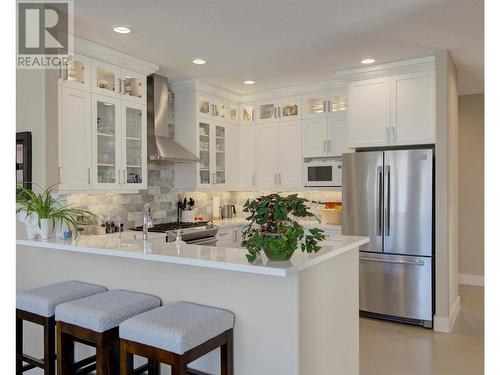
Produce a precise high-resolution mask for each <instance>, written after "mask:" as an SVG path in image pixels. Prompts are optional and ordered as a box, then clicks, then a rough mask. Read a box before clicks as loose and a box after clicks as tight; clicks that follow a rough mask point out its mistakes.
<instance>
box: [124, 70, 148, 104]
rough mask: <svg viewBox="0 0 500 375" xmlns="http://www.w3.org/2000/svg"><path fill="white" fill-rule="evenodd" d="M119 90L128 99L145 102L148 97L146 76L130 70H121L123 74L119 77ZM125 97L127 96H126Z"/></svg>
mask: <svg viewBox="0 0 500 375" xmlns="http://www.w3.org/2000/svg"><path fill="white" fill-rule="evenodd" d="M118 84H119V86H120V88H119V90H120V92H121V94H122V95H125V96H126V99H127V100H131V101H135V102H138V103H144V102H145V99H146V89H147V87H146V76H144V75H142V74H139V73H136V72H133V71H130V70H124V69H122V70H121V76H120V78H119V79H118ZM124 99H125V98H124Z"/></svg>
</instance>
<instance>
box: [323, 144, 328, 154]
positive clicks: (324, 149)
mask: <svg viewBox="0 0 500 375" xmlns="http://www.w3.org/2000/svg"><path fill="white" fill-rule="evenodd" d="M327 152H328V151H327V150H326V141H323V153H324V154H326V153H327Z"/></svg>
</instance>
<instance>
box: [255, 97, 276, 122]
mask: <svg viewBox="0 0 500 375" xmlns="http://www.w3.org/2000/svg"><path fill="white" fill-rule="evenodd" d="M256 107H257V110H256V112H257V113H256V115H257V118H256V121H257V122H259V123H265V122H276V120H277V119H278V105H277V103H276V101H275V100H266V101H262V102H259V103H257V106H256Z"/></svg>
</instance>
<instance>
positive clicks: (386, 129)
mask: <svg viewBox="0 0 500 375" xmlns="http://www.w3.org/2000/svg"><path fill="white" fill-rule="evenodd" d="M390 141H391V138H390V136H389V127H388V126H386V127H385V143H387V144H389V143H390Z"/></svg>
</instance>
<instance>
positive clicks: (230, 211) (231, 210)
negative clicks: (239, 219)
mask: <svg viewBox="0 0 500 375" xmlns="http://www.w3.org/2000/svg"><path fill="white" fill-rule="evenodd" d="M220 216H221V217H222V218H223V219H231V218H232V217H233V216H236V207H235V205H234V204H225V205H224V206H222V208H221V210H220Z"/></svg>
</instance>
